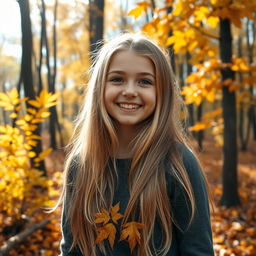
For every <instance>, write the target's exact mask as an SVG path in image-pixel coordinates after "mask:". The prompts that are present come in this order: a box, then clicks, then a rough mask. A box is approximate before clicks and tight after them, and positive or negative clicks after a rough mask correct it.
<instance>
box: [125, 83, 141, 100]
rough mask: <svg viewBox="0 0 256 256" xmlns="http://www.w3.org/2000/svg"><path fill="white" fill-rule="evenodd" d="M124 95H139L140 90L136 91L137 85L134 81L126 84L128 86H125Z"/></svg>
mask: <svg viewBox="0 0 256 256" xmlns="http://www.w3.org/2000/svg"><path fill="white" fill-rule="evenodd" d="M122 95H123V96H126V97H137V96H138V92H137V91H136V85H135V84H134V82H129V83H127V84H126V86H125V87H124V90H123V92H122Z"/></svg>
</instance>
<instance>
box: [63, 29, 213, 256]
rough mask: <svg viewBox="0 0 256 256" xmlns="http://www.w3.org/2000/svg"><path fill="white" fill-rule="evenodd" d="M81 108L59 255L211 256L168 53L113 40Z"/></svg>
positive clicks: (136, 39) (199, 182)
mask: <svg viewBox="0 0 256 256" xmlns="http://www.w3.org/2000/svg"><path fill="white" fill-rule="evenodd" d="M84 102H85V104H84V106H83V108H82V110H81V113H80V115H79V118H78V119H77V123H76V128H75V132H74V137H73V140H72V143H71V145H70V151H69V154H68V156H67V159H66V162H65V179H64V188H63V192H62V196H61V199H64V207H63V213H62V235H63V238H62V241H61V253H62V254H61V255H63V256H71V255H72V256H79V255H84V256H89V255H90V256H91V255H92V256H95V255H97V256H98V255H115V256H125V255H139V256H144V255H145V256H152V255H168V256H178V255H179V256H192V255H193V256H210V255H214V253H213V246H212V235H211V227H210V218H209V206H208V196H207V190H206V186H205V178H204V175H203V174H202V172H201V168H200V165H199V163H198V160H197V158H196V157H195V156H194V154H193V153H192V151H191V149H190V147H189V146H188V142H187V139H186V135H185V133H184V132H183V129H182V126H181V123H180V110H181V107H182V108H183V109H184V105H183V102H182V99H181V97H180V92H179V88H178V86H177V84H176V83H175V81H174V75H173V72H172V70H171V67H170V64H169V62H168V56H167V54H165V52H164V51H163V50H161V48H160V47H159V46H158V45H157V44H156V43H155V42H153V41H152V40H150V39H148V38H147V37H145V36H141V35H135V34H124V35H121V36H119V37H118V38H116V39H114V40H112V41H110V42H109V43H107V44H105V45H104V46H103V47H102V48H101V49H100V50H99V52H98V54H97V56H96V58H95V60H94V63H93V65H92V69H91V76H90V81H89V84H88V87H87V92H86V97H85V100H84Z"/></svg>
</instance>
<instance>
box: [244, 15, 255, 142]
mask: <svg viewBox="0 0 256 256" xmlns="http://www.w3.org/2000/svg"><path fill="white" fill-rule="evenodd" d="M255 39H256V32H255V21H254V20H250V19H247V24H246V43H247V52H248V60H249V64H250V65H252V64H253V56H254V42H255ZM249 76H250V77H252V76H253V74H252V72H251V71H250V72H249ZM249 90H250V94H251V102H253V99H254V97H255V95H254V90H253V84H250V89H249ZM248 119H249V121H248V126H247V131H246V141H247V144H248V141H249V139H250V128H251V126H252V128H253V135H254V140H256V116H255V105H254V104H253V103H252V105H251V106H250V108H249V110H248Z"/></svg>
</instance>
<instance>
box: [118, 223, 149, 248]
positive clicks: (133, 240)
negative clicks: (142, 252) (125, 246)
mask: <svg viewBox="0 0 256 256" xmlns="http://www.w3.org/2000/svg"><path fill="white" fill-rule="evenodd" d="M144 226H145V225H144V224H142V223H139V222H134V221H132V222H128V223H126V224H124V225H123V227H124V228H123V230H122V233H121V237H120V241H122V240H128V242H129V246H130V249H131V252H132V251H133V249H134V248H135V246H136V244H137V243H138V244H140V232H139V229H142V228H144Z"/></svg>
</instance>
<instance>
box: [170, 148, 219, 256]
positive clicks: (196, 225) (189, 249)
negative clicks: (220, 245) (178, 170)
mask: <svg viewBox="0 0 256 256" xmlns="http://www.w3.org/2000/svg"><path fill="white" fill-rule="evenodd" d="M182 151H183V154H182V155H183V161H184V166H185V168H186V170H187V172H188V175H189V178H190V182H191V185H192V188H193V191H194V197H195V204H196V209H195V216H194V219H193V221H192V223H191V225H190V226H189V227H188V223H189V217H190V209H189V204H188V202H187V199H186V196H185V194H184V191H183V189H182V187H181V185H177V184H176V185H177V186H176V189H175V196H174V202H173V212H174V217H175V220H176V222H177V224H178V227H175V230H176V236H177V242H178V248H179V251H180V255H181V256H213V255H214V251H213V242H212V231H211V223H210V211H209V201H208V195H207V191H206V186H205V182H204V179H203V176H202V174H201V172H200V167H199V165H198V162H197V160H196V158H195V157H194V155H193V154H192V153H191V152H190V151H189V150H188V149H187V148H183V150H182Z"/></svg>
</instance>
